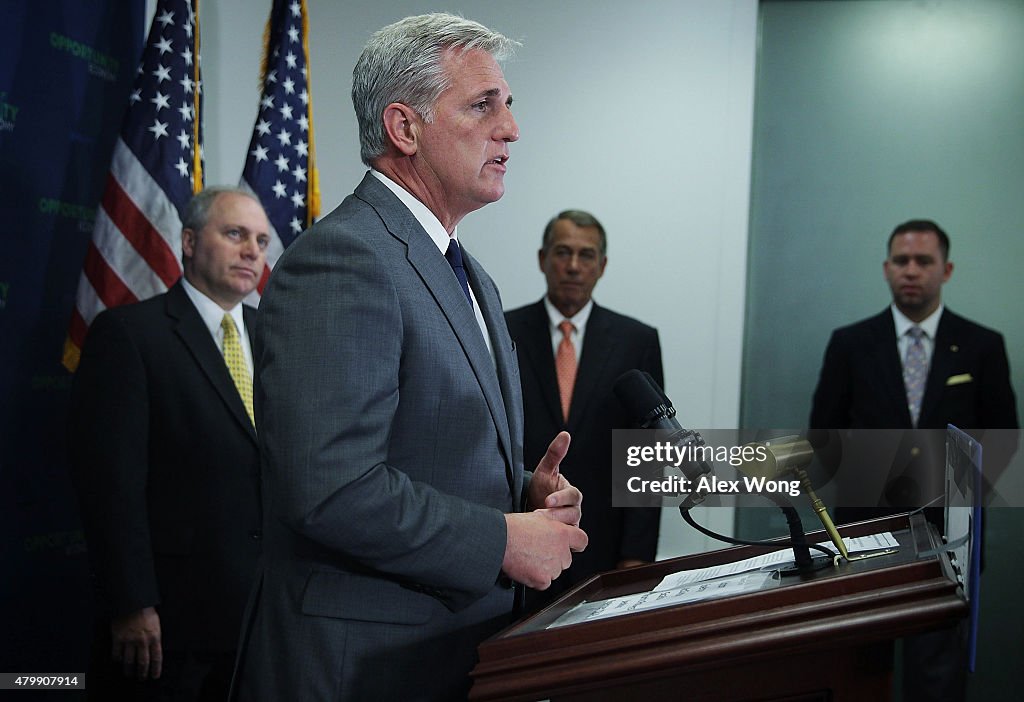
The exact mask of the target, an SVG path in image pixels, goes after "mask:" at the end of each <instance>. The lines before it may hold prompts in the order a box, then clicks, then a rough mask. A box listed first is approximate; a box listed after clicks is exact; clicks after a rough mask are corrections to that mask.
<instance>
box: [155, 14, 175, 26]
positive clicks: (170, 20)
mask: <svg viewBox="0 0 1024 702" xmlns="http://www.w3.org/2000/svg"><path fill="white" fill-rule="evenodd" d="M156 21H157V22H159V23H160V24H162V25H163V26H164V29H167V25H169V24H174V13H173V12H171V11H169V10H164V13H163V14H162V15H160V16H159V17H157V18H156Z"/></svg>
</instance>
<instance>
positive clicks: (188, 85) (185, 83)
mask: <svg viewBox="0 0 1024 702" xmlns="http://www.w3.org/2000/svg"><path fill="white" fill-rule="evenodd" d="M178 83H179V84H180V85H181V88H182V90H184V91H185V94H186V95H188V94H190V93H191V92H192V89H193V88H195V85H196V84H195V81H193V80H192V79H191V78H189V77H188V76H185V77H184V78H182V79H181V80H179V81H178Z"/></svg>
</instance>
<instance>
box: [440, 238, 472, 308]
mask: <svg viewBox="0 0 1024 702" xmlns="http://www.w3.org/2000/svg"><path fill="white" fill-rule="evenodd" d="M444 257H445V260H447V261H448V265H449V266H451V267H452V270H453V271H455V277H456V278H458V279H459V285H461V286H462V292H464V293H466V299H467V300H469V304H470V306H472V304H473V298H471V297H470V296H469V279H468V278H466V269H465V268H463V267H462V249H460V248H459V242H457V241H455V239H449V240H448V250H447V251H445V252H444Z"/></svg>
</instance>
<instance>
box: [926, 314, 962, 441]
mask: <svg viewBox="0 0 1024 702" xmlns="http://www.w3.org/2000/svg"><path fill="white" fill-rule="evenodd" d="M957 321H958V320H957V318H956V315H954V314H953V313H951V312H950V311H949V310H943V312H942V317H941V318H939V328H938V329H937V330H936V332H935V349H934V351H933V352H932V362H931V366H930V367H929V369H928V382H927V383H926V384H925V389H924V397H923V398H922V399H921V417H920V420H919V421H918V425H920V426H928V424H927V423H926V422H927V421H928V419H929V417H930V416H931V412H932V410H933V409H935V407H936V406H937V405H938V404H939V400H940V399H941V398H942V393H943V392H945V390H946V378H948V377H949V376H950V375H951V374H952V372H953V365H954V362H955V361H956V356H957V354H958V353H959V351H960V345H961V344H962V343H963V339H961V338H960V337H961V329H962V327H961V326H960V325H959V324H958V323H957Z"/></svg>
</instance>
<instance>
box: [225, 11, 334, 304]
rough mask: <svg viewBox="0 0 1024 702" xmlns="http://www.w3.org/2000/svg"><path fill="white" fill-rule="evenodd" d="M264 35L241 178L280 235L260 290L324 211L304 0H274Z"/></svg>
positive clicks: (272, 245) (274, 239)
mask: <svg viewBox="0 0 1024 702" xmlns="http://www.w3.org/2000/svg"><path fill="white" fill-rule="evenodd" d="M264 40H265V43H264V47H263V51H264V54H263V66H262V70H261V72H260V83H261V86H262V94H261V96H260V103H259V111H258V113H257V115H256V126H255V127H254V128H253V131H252V140H251V141H250V142H249V151H248V155H247V156H246V160H245V169H244V170H243V171H242V181H241V187H243V188H249V189H250V190H252V191H253V192H254V193H255V194H256V196H257V197H258V198H259V199H260V202H261V203H263V209H264V210H266V212H267V217H268V218H269V219H270V224H271V226H272V227H273V228H274V232H275V234H276V235H277V236H275V237H273V242H272V243H271V245H270V248H269V249H268V250H267V266H268V268H267V269H266V270H264V274H263V281H261V283H260V288H259V289H260V291H262V290H263V283H265V282H266V279H267V276H268V275H269V268H270V267H272V266H273V265H274V263H275V262H276V261H277V258H278V256H280V255H281V252H282V251H283V250H284V247H286V246H288V244H290V243H292V241H294V240H295V237H296V236H298V235H299V233H300V232H302V231H303V230H304V229H306V227H308V226H309V225H311V224H312V223H313V220H314V219H315V218H316V216H317V215H318V214H320V184H319V178H318V175H317V170H316V159H315V153H314V149H313V101H312V99H311V98H310V94H309V20H308V15H307V13H306V1H305V0H274V5H273V7H272V8H271V10H270V19H269V20H268V21H267V29H266V32H265V34H264Z"/></svg>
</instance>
